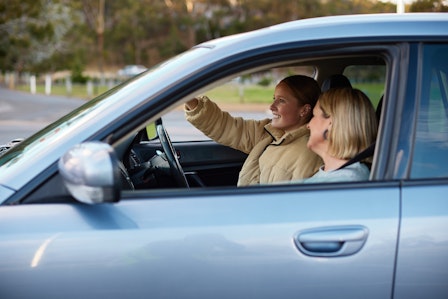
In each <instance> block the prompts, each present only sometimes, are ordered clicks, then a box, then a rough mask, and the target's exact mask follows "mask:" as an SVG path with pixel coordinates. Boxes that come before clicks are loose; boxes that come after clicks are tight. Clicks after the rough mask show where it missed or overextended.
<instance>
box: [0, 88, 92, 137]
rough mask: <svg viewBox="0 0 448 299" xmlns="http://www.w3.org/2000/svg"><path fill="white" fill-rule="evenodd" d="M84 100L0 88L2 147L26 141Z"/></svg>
mask: <svg viewBox="0 0 448 299" xmlns="http://www.w3.org/2000/svg"><path fill="white" fill-rule="evenodd" d="M84 102H85V101H84V100H81V99H75V98H68V97H59V96H46V95H42V94H36V95H32V94H30V93H26V92H21V91H14V90H9V89H6V88H4V87H3V86H0V144H5V143H8V142H9V141H10V140H12V139H15V138H26V137H29V136H31V135H32V134H33V133H34V132H37V131H38V130H40V129H42V128H44V127H45V126H47V125H48V124H50V123H52V122H53V121H55V120H57V119H59V118H60V117H62V116H64V115H65V114H67V113H68V112H70V111H72V110H73V109H75V108H76V107H78V106H80V105H82V104H83V103H84Z"/></svg>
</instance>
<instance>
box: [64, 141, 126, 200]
mask: <svg viewBox="0 0 448 299" xmlns="http://www.w3.org/2000/svg"><path fill="white" fill-rule="evenodd" d="M119 164H120V161H119V160H118V158H117V156H116V154H115V151H114V149H113V148H112V147H111V146H110V145H109V144H107V143H103V142H98V141H91V142H85V143H82V144H79V145H76V146H74V147H73V148H72V149H70V150H69V151H68V152H67V153H65V154H64V155H63V156H62V157H61V158H60V159H59V164H58V166H59V172H60V174H61V176H62V179H63V182H64V184H65V186H66V187H67V189H68V190H69V192H70V194H71V195H72V196H73V197H74V198H75V199H77V200H79V201H80V202H83V203H87V204H98V203H105V202H117V201H118V200H119V199H120V192H121V183H120V167H119Z"/></svg>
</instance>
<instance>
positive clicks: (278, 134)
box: [264, 123, 310, 144]
mask: <svg viewBox="0 0 448 299" xmlns="http://www.w3.org/2000/svg"><path fill="white" fill-rule="evenodd" d="M264 129H265V131H266V132H267V133H268V134H269V135H271V136H272V139H273V142H272V144H281V143H283V142H286V143H290V142H291V141H292V140H295V139H297V138H300V137H302V136H305V135H309V132H310V131H309V130H308V128H307V127H306V125H303V126H301V127H300V128H298V129H295V130H293V131H291V132H287V133H286V132H285V131H283V130H280V129H277V128H274V127H273V126H272V124H271V123H269V124H267V125H265V126H264Z"/></svg>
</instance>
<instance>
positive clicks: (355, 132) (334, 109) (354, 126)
mask: <svg viewBox="0 0 448 299" xmlns="http://www.w3.org/2000/svg"><path fill="white" fill-rule="evenodd" d="M319 105H320V108H321V109H322V112H323V113H324V115H325V116H326V117H327V116H328V117H331V129H330V130H329V134H328V139H329V147H328V151H329V154H330V155H332V156H333V157H336V158H339V159H351V158H353V157H354V156H355V155H356V154H357V153H359V152H361V151H362V150H364V149H366V148H367V147H368V146H369V145H371V144H372V143H373V142H374V141H375V139H376V135H377V130H378V121H377V118H376V114H375V108H373V105H372V103H371V102H370V100H369V98H368V97H367V96H366V95H365V94H364V93H363V92H362V91H360V90H358V89H352V88H334V89H330V90H328V91H326V92H324V93H322V95H321V96H320V98H319Z"/></svg>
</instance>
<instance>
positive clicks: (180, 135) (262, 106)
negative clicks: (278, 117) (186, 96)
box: [163, 66, 315, 142]
mask: <svg viewBox="0 0 448 299" xmlns="http://www.w3.org/2000/svg"><path fill="white" fill-rule="evenodd" d="M314 73H315V70H314V67H312V66H302V67H279V68H272V69H269V70H266V71H259V72H254V73H250V74H245V75H241V76H237V77H234V78H232V79H230V80H228V81H227V82H225V83H223V84H221V85H219V86H215V87H213V88H211V89H209V90H207V91H206V92H204V93H203V95H206V96H208V97H209V98H210V99H211V100H213V101H214V102H216V103H217V104H218V105H219V106H220V107H221V108H222V109H223V110H224V111H227V112H229V113H230V114H231V115H232V116H236V117H243V118H245V119H257V120H259V119H265V118H270V117H271V112H270V110H269V106H270V104H271V102H272V96H273V93H274V89H275V85H276V84H277V83H278V82H279V81H280V80H281V79H283V78H284V77H286V76H288V75H291V74H303V75H307V76H313V74H314ZM163 123H164V125H165V127H166V130H167V131H168V133H169V134H170V137H171V140H172V141H174V142H176V141H177V142H179V141H200V140H209V139H210V138H208V137H207V136H205V135H204V134H203V133H202V132H201V131H199V130H198V129H196V128H195V127H194V126H193V125H191V124H190V123H189V122H188V121H186V119H185V116H184V105H180V106H179V107H177V108H176V109H174V110H173V111H171V112H170V113H168V114H166V115H165V116H164V117H163Z"/></svg>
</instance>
